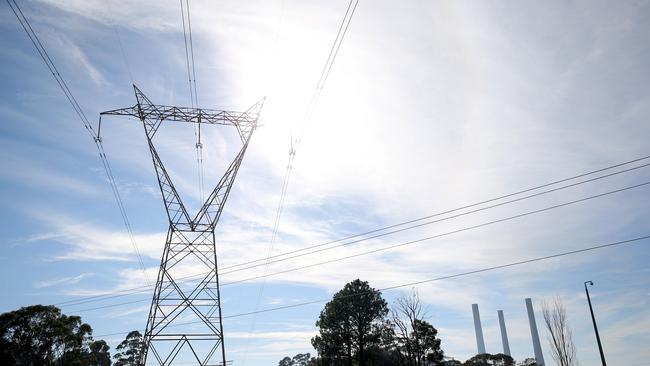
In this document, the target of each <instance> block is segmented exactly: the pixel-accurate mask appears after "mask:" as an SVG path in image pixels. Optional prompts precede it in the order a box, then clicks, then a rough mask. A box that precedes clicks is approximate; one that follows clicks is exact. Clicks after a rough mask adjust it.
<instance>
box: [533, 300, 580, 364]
mask: <svg viewBox="0 0 650 366" xmlns="http://www.w3.org/2000/svg"><path fill="white" fill-rule="evenodd" d="M542 314H543V315H544V323H545V324H546V330H547V331H548V342H549V344H550V346H551V355H552V356H553V359H554V360H555V362H557V364H558V365H559V366H575V365H577V364H578V359H577V357H576V347H575V344H574V343H573V335H572V332H571V328H570V327H569V323H568V321H567V317H566V309H565V307H564V304H562V300H561V299H560V298H559V297H556V298H555V299H554V300H553V302H551V303H548V302H543V303H542Z"/></svg>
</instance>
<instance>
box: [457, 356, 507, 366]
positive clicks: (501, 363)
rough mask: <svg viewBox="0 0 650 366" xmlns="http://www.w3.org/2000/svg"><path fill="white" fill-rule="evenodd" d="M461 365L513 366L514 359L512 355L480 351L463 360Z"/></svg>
mask: <svg viewBox="0 0 650 366" xmlns="http://www.w3.org/2000/svg"><path fill="white" fill-rule="evenodd" d="M463 366H515V361H514V360H513V359H512V357H510V356H508V355H504V354H503V353H497V354H496V355H492V354H489V353H482V354H480V355H476V356H474V357H472V358H470V359H469V360H467V361H465V363H463Z"/></svg>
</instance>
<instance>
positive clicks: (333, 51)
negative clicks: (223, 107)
mask: <svg viewBox="0 0 650 366" xmlns="http://www.w3.org/2000/svg"><path fill="white" fill-rule="evenodd" d="M353 3H354V7H353V6H352V4H353ZM358 4H359V0H350V2H349V3H348V7H347V9H346V11H345V15H344V16H343V20H342V21H341V25H340V26H339V29H338V32H337V34H336V38H335V39H334V43H333V44H332V47H331V48H330V52H329V54H328V56H327V60H326V61H325V66H324V67H323V71H322V72H321V75H320V78H319V80H318V83H317V84H316V89H315V90H314V94H313V95H312V99H311V101H310V103H309V105H308V107H307V114H306V116H305V120H304V122H303V125H302V127H301V130H300V135H299V139H298V140H297V141H296V148H294V147H293V141H291V150H290V151H289V159H288V163H287V170H286V172H285V176H284V180H283V182H282V190H281V193H280V201H279V203H278V208H277V210H276V215H275V220H274V223H273V232H272V234H271V242H270V244H269V250H268V254H267V258H268V257H270V256H271V255H272V253H273V248H274V245H275V240H276V238H277V235H278V228H279V224H280V218H281V217H282V211H283V210H284V203H285V200H286V196H287V189H288V187H289V181H290V180H291V173H292V171H293V162H294V159H295V157H296V149H297V148H298V145H299V144H300V141H301V139H302V134H303V133H304V130H305V128H306V127H307V125H308V124H309V123H310V121H311V117H312V115H313V113H314V109H315V107H316V103H317V102H318V99H319V98H320V95H321V93H322V90H323V86H324V85H325V82H326V81H327V78H328V76H329V73H330V70H331V69H332V65H333V64H334V60H335V59H336V56H337V55H338V52H339V49H340V47H341V44H342V42H343V38H344V37H345V34H346V33H347V31H348V27H349V26H350V22H351V21H352V16H353V15H354V12H355V10H356V8H357V5H358ZM350 9H352V10H351V11H350ZM267 268H268V264H266V265H265V268H264V273H265V274H266V271H267ZM264 286H265V283H262V284H261V286H260V289H259V291H258V295H257V300H256V308H257V306H259V303H260V300H261V298H262V293H263V292H264ZM255 321H256V318H253V320H252V326H251V332H252V330H253V328H254V326H255Z"/></svg>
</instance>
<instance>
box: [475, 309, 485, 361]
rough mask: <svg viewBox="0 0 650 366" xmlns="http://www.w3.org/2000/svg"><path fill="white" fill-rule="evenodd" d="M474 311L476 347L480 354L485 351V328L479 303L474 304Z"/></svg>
mask: <svg viewBox="0 0 650 366" xmlns="http://www.w3.org/2000/svg"><path fill="white" fill-rule="evenodd" d="M472 312H473V313H474V331H475V332H476V347H477V348H478V354H479V355H480V354H483V353H485V342H484V341H483V329H482V328H481V316H480V315H479V313H478V304H472Z"/></svg>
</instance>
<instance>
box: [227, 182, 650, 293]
mask: <svg viewBox="0 0 650 366" xmlns="http://www.w3.org/2000/svg"><path fill="white" fill-rule="evenodd" d="M647 185H650V181H648V182H644V183H640V184H636V185H633V186H629V187H625V188H620V189H617V190H613V191H609V192H605V193H601V194H597V195H594V196H589V197H585V198H581V199H578V200H573V201H569V202H565V203H561V204H559V205H553V206H549V207H545V208H542V209H538V210H533V211H528V212H524V213H522V214H518V215H514V216H509V217H505V218H501V219H498V220H493V221H488V222H485V223H482V224H478V225H473V226H468V227H465V228H462V229H458V230H452V231H448V232H445V233H442V234H436V235H432V236H428V237H425V238H421V239H416V240H411V241H407V242H404V243H399V244H394V245H391V246H388V247H383V248H378V249H373V250H369V251H365V252H361V253H357V254H352V255H348V256H344V257H339V258H335V259H330V260H326V261H322V262H317V263H312V264H309V265H305V266H302V267H295V268H291V269H287V270H282V271H278V272H273V273H269V274H266V275H264V276H254V277H248V278H244V279H241V280H236V281H231V282H226V283H223V284H221V286H222V287H223V286H228V285H234V284H236V283H242V282H248V281H252V280H256V279H260V278H262V277H264V278H266V277H271V276H277V275H280V274H285V273H290V272H295V271H299V270H303V269H307V268H312V267H317V266H321V265H324V264H329V263H334V262H339V261H342V260H346V259H351V258H356V257H361V256H365V255H368V254H375V253H379V252H383V251H387V250H391V249H395V248H400V247H404V246H408V245H413V244H417V243H421V242H423V241H427V240H432V239H437V238H441V237H444V236H449V235H453V234H458V233H461V232H465V231H469V230H474V229H478V228H481V227H485V226H490V225H494V224H498V223H501V222H505V221H510V220H514V219H518V218H521V217H525V216H530V215H534V214H537V213H541V212H546V211H550V210H553V209H556V208H560V207H565V206H569V205H573V204H576V203H580V202H584V201H587V200H592V199H595V198H600V197H604V196H607V195H610V194H615V193H620V192H624V191H627V190H631V189H634V188H640V187H643V186H647ZM222 274H225V273H222Z"/></svg>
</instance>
